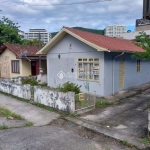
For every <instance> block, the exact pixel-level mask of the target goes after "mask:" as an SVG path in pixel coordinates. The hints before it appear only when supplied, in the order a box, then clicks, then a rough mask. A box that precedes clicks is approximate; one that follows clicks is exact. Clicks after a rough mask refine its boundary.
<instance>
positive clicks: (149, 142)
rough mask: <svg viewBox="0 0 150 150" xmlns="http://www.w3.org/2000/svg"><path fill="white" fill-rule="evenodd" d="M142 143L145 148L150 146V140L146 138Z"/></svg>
mask: <svg viewBox="0 0 150 150" xmlns="http://www.w3.org/2000/svg"><path fill="white" fill-rule="evenodd" d="M142 143H143V144H144V145H145V146H148V145H149V144H150V139H147V138H144V139H142Z"/></svg>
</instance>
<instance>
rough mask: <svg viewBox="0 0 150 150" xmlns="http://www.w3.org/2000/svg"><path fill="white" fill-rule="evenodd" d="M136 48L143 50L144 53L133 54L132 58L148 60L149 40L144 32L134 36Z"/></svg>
mask: <svg viewBox="0 0 150 150" xmlns="http://www.w3.org/2000/svg"><path fill="white" fill-rule="evenodd" d="M135 44H136V45H137V46H140V47H142V48H143V49H144V50H145V53H139V52H136V53H133V54H132V58H136V59H142V60H149V59H150V39H149V36H147V35H146V33H145V32H140V33H139V35H138V36H136V42H135Z"/></svg>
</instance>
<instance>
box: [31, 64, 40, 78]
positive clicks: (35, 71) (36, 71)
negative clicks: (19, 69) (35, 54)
mask: <svg viewBox="0 0 150 150" xmlns="http://www.w3.org/2000/svg"><path fill="white" fill-rule="evenodd" d="M31 74H32V76H36V75H38V74H39V64H38V61H31Z"/></svg>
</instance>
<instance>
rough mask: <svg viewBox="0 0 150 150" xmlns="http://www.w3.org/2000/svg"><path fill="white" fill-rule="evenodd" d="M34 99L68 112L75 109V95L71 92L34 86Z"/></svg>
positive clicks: (72, 111)
mask: <svg viewBox="0 0 150 150" xmlns="http://www.w3.org/2000/svg"><path fill="white" fill-rule="evenodd" d="M34 101H35V102H36V103H40V104H43V105H45V106H49V107H52V108H55V109H58V110H62V111H66V112H70V113H74V111H75V95H74V93H73V92H67V93H63V92H57V91H52V90H50V89H44V88H41V87H36V86H35V87H34Z"/></svg>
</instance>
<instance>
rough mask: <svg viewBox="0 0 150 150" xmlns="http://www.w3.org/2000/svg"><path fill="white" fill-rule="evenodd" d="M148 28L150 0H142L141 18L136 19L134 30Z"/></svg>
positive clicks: (149, 27) (149, 24) (149, 25)
mask: <svg viewBox="0 0 150 150" xmlns="http://www.w3.org/2000/svg"><path fill="white" fill-rule="evenodd" d="M145 30H150V0H143V18H142V19H137V20H136V31H145Z"/></svg>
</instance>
